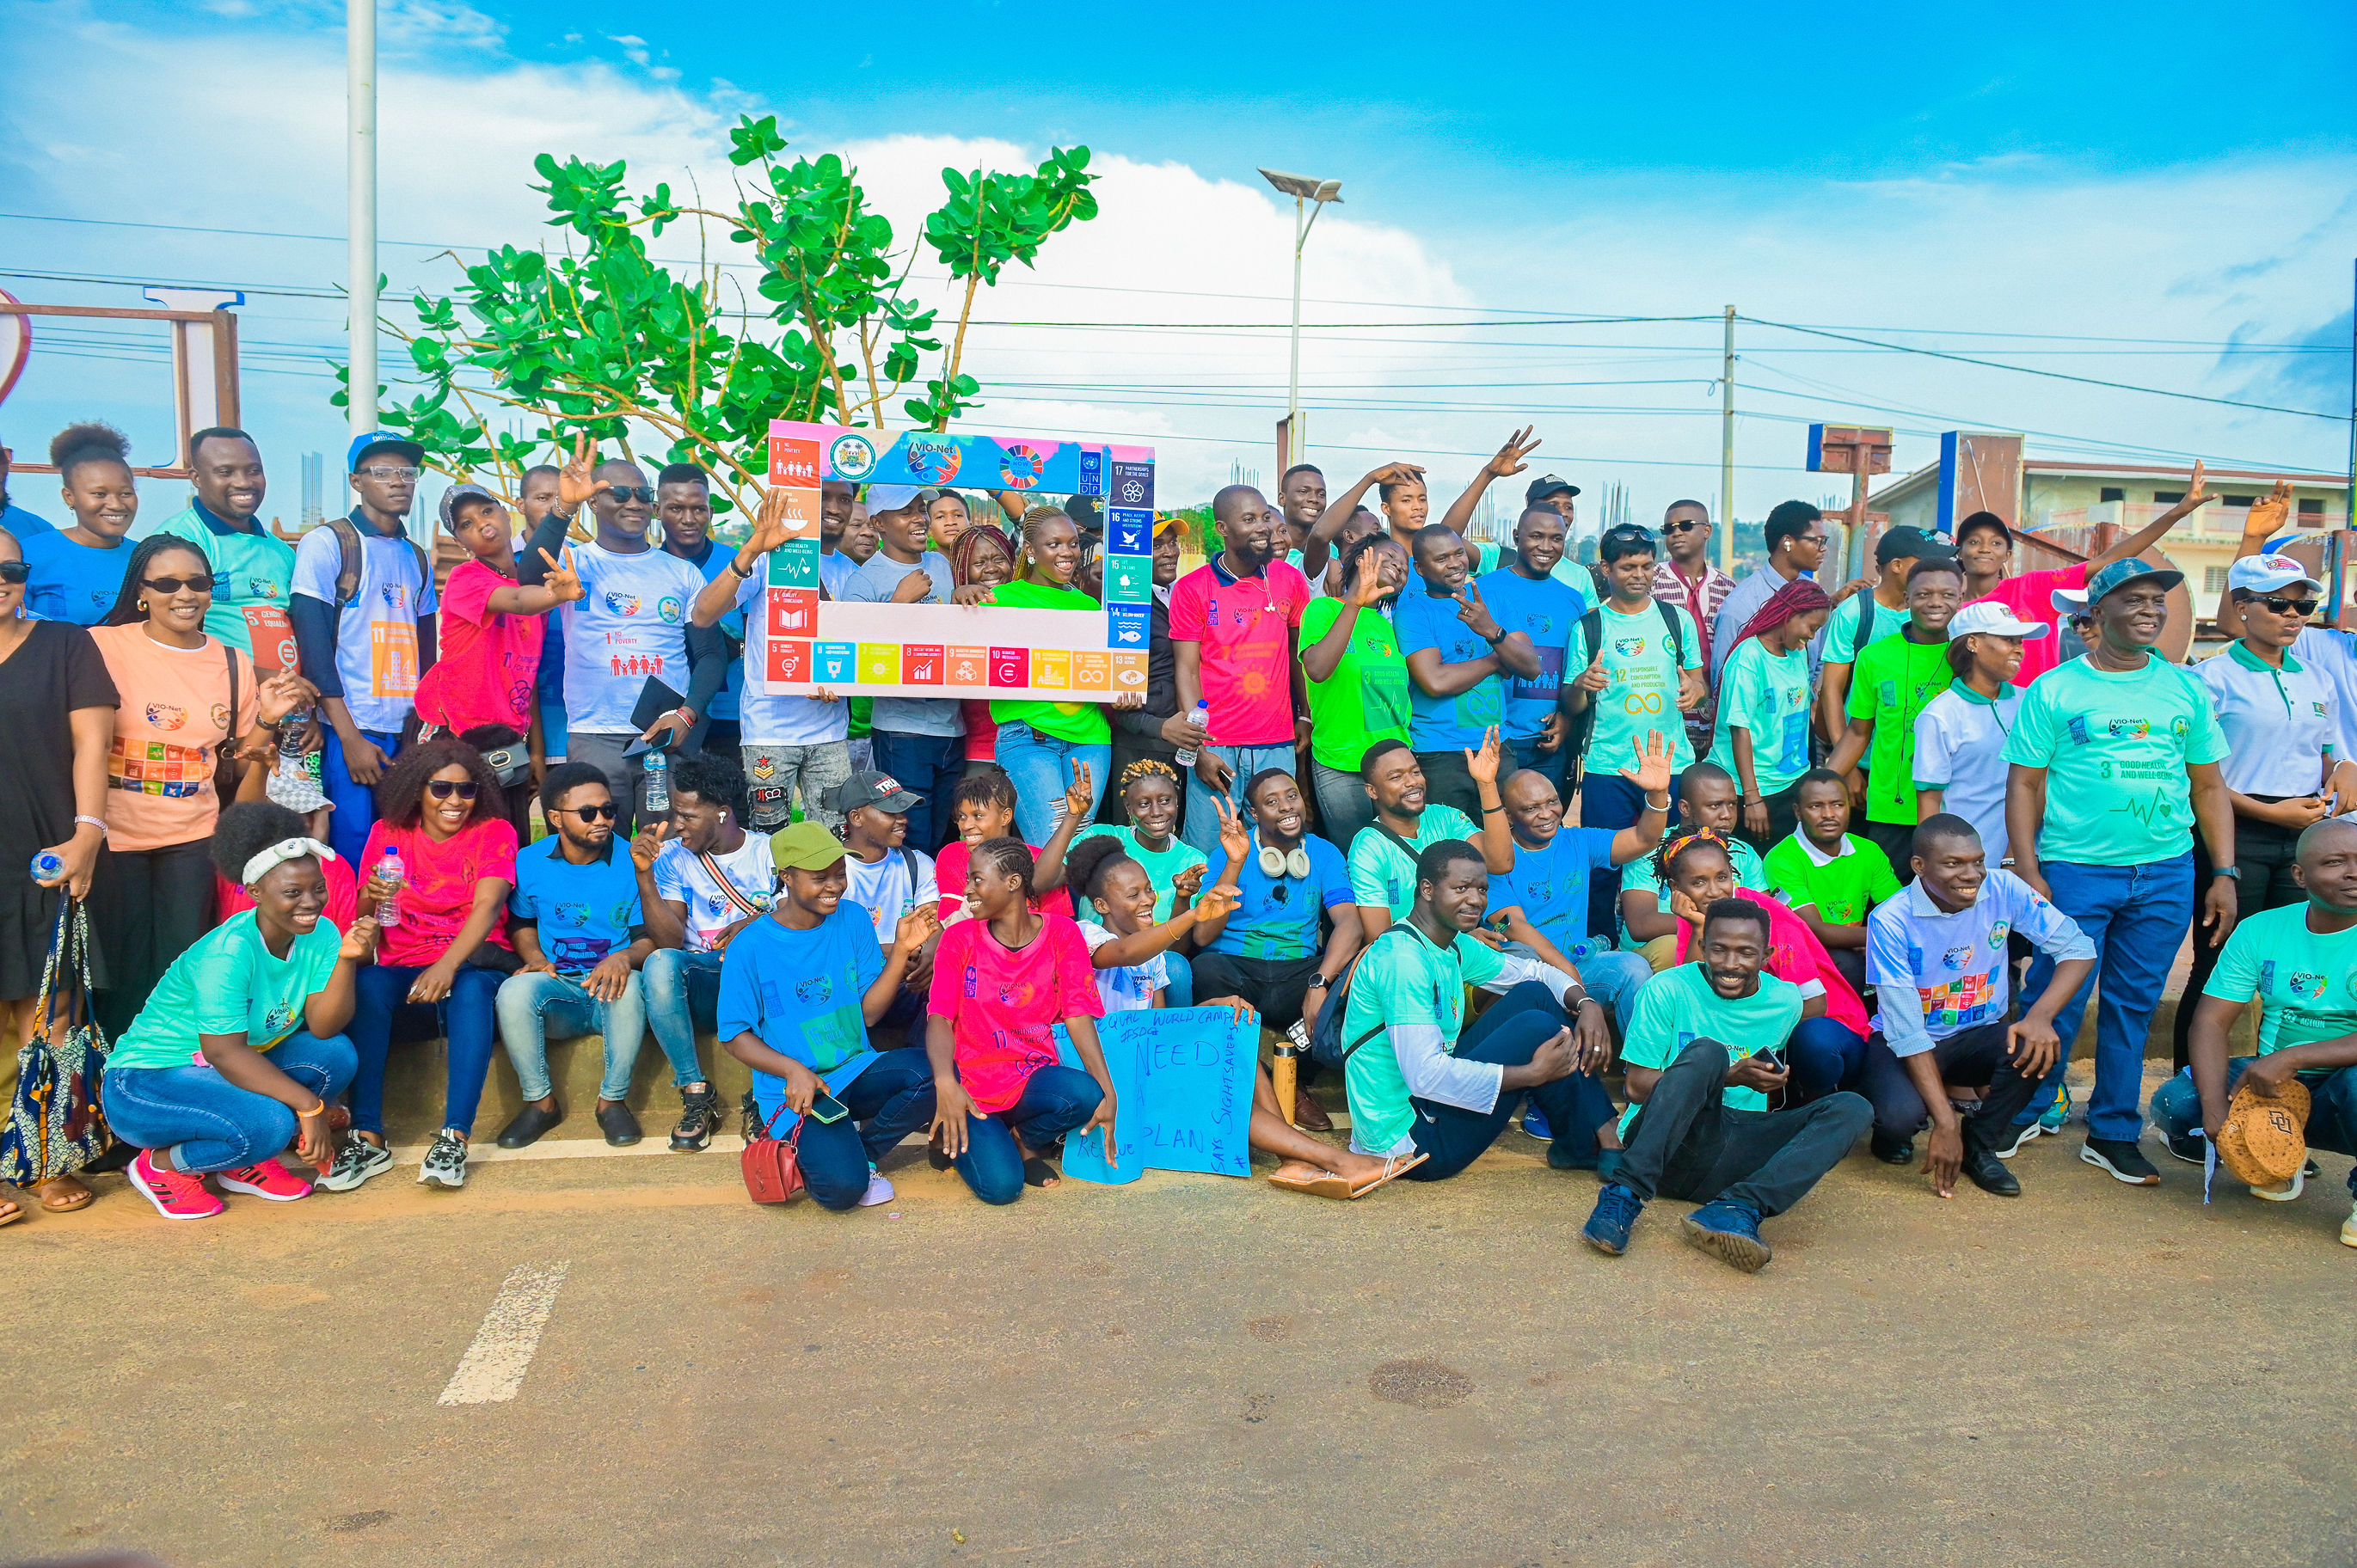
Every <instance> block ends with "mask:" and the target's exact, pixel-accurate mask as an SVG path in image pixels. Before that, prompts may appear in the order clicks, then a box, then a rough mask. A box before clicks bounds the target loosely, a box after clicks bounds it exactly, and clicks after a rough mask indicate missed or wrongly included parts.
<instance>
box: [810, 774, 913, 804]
mask: <svg viewBox="0 0 2357 1568" xmlns="http://www.w3.org/2000/svg"><path fill="white" fill-rule="evenodd" d="M924 799H925V798H924V797H923V796H922V795H920V794H918V793H917V792H916V791H915V790H914V789H903V788H902V787H901V784H900V781H899V779H895V778H893V777H892V776H891V775H890V774H888V773H877V772H876V771H874V770H873V769H870V770H869V771H867V772H865V773H855V774H853V775H852V776H851V777H850V778H848V779H845V780H844V781H843V782H842V783H840V784H835V785H831V786H829V787H828V789H827V790H826V792H825V793H824V794H823V795H821V796H820V797H819V800H818V803H819V804H820V805H822V806H824V807H825V808H826V809H827V810H828V811H857V810H858V809H859V808H860V807H862V806H881V807H882V808H883V809H884V810H886V811H894V812H899V811H908V810H909V809H911V808H912V807H915V806H918V805H920V804H921V803H923V801H924Z"/></svg>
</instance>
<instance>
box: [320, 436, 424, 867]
mask: <svg viewBox="0 0 2357 1568" xmlns="http://www.w3.org/2000/svg"><path fill="white" fill-rule="evenodd" d="M424 460H425V448H424V447H422V446H418V445H417V443H416V442H414V441H411V440H407V439H405V438H404V437H402V436H399V435H393V434H391V433H390V432H387V431H382V430H379V431H372V432H371V433H370V434H368V435H361V436H359V437H356V438H355V439H354V440H353V442H352V445H351V452H350V475H351V487H352V490H353V493H354V494H355V495H356V496H357V497H358V498H359V504H358V505H356V506H354V507H353V508H352V510H351V513H350V516H348V517H339V518H336V519H333V520H332V521H328V522H326V523H324V524H322V525H321V526H319V527H317V528H314V529H313V530H311V532H308V533H307V534H305V535H304V536H303V542H302V543H301V544H300V545H299V546H297V547H296V551H295V579H294V583H293V593H292V596H291V597H290V599H289V601H288V605H287V618H288V619H290V620H291V621H293V623H294V626H295V644H296V650H297V657H298V659H299V660H301V664H302V670H303V676H304V678H305V679H306V680H307V681H309V682H311V683H312V684H313V685H314V686H316V687H317V688H318V690H319V708H320V714H321V716H322V717H323V718H324V719H325V720H326V721H327V741H326V748H325V750H324V752H323V753H322V755H321V757H320V758H319V787H320V788H321V789H323V790H324V791H326V793H327V797H328V802H329V803H330V804H331V805H332V806H333V807H334V808H335V810H334V811H331V812H329V813H328V846H329V847H330V848H332V849H333V850H334V851H335V852H336V853H337V854H339V855H341V856H343V857H344V858H345V859H346V860H348V861H350V862H352V863H353V864H355V865H357V864H358V863H359V860H360V855H361V849H362V848H363V847H365V846H366V844H367V843H368V835H369V828H370V827H371V825H372V824H373V823H374V822H376V796H375V791H376V783H377V780H378V779H381V778H382V777H383V776H384V767H385V764H386V763H387V762H390V761H391V760H392V759H393V754H394V753H396V752H398V751H399V750H400V749H401V730H402V726H403V725H404V724H406V723H407V722H408V720H409V715H410V713H411V712H412V710H413V709H414V705H415V696H416V692H417V677H418V676H419V675H420V674H421V673H423V672H424V671H425V670H426V669H427V667H429V666H430V665H432V664H433V662H434V612H435V609H436V603H435V596H434V571H433V567H432V566H431V565H430V564H428V563H427V561H426V559H425V552H424V551H423V550H421V549H419V548H418V547H417V545H416V544H415V543H414V542H413V541H412V540H411V539H410V537H409V534H408V532H406V530H405V528H404V523H403V520H404V518H405V517H407V516H408V513H409V507H410V503H411V502H412V501H413V500H414V499H416V495H417V476H418V473H419V471H420V469H419V466H420V464H421V463H423V461H424Z"/></svg>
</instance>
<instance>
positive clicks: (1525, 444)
mask: <svg viewBox="0 0 2357 1568" xmlns="http://www.w3.org/2000/svg"><path fill="white" fill-rule="evenodd" d="M1537 428H1538V426H1537V425H1535V424H1525V425H1523V427H1522V428H1521V429H1520V430H1517V431H1515V432H1514V433H1513V434H1512V435H1509V436H1507V437H1506V444H1505V445H1504V446H1501V447H1499V448H1498V455H1497V456H1494V457H1492V458H1491V459H1490V461H1489V462H1488V463H1486V464H1484V465H1483V466H1482V470H1481V471H1482V472H1483V473H1485V474H1488V475H1489V476H1490V477H1491V478H1494V479H1511V478H1513V477H1514V476H1515V475H1516V474H1519V473H1521V472H1522V471H1523V469H1525V468H1527V467H1530V464H1529V463H1528V462H1526V461H1524V459H1525V458H1527V457H1529V456H1530V455H1531V454H1532V453H1534V452H1535V451H1537V450H1538V449H1539V443H1538V440H1537V438H1536V437H1534V435H1531V432H1532V431H1534V430H1536V429H1537Z"/></svg>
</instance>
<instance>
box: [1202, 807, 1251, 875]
mask: <svg viewBox="0 0 2357 1568" xmlns="http://www.w3.org/2000/svg"><path fill="white" fill-rule="evenodd" d="M1211 804H1212V805H1214V806H1216V807H1218V808H1219V811H1220V849H1221V851H1222V853H1223V854H1226V855H1227V857H1228V858H1229V859H1230V860H1232V861H1234V862H1236V863H1237V864H1239V865H1242V864H1243V859H1244V857H1245V856H1246V855H1248V854H1251V853H1252V834H1251V833H1249V832H1246V831H1245V830H1244V819H1243V812H1241V811H1237V810H1236V809H1235V808H1234V807H1233V806H1232V805H1230V804H1228V798H1227V797H1226V796H1225V795H1214V796H1212V797H1211Z"/></svg>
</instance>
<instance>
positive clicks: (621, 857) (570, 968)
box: [508, 833, 646, 974]
mask: <svg viewBox="0 0 2357 1568" xmlns="http://www.w3.org/2000/svg"><path fill="white" fill-rule="evenodd" d="M563 843H564V840H563V839H561V838H559V837H558V836H557V835H556V834H554V833H551V834H549V835H548V836H547V837H546V838H544V839H542V840H541V841H540V842H539V843H535V844H533V846H532V847H531V848H529V849H524V850H519V851H518V852H517V853H516V886H515V891H514V892H513V893H512V894H511V895H510V896H509V897H508V913H510V914H511V915H513V916H514V917H515V918H517V919H519V920H531V921H534V922H536V923H537V924H538V926H539V928H540V931H539V935H540V950H541V951H542V952H544V953H545V954H547V955H548V961H549V962H551V963H553V964H554V965H555V966H556V972H557V973H559V974H587V973H588V972H590V971H591V970H593V969H595V968H597V964H598V962H599V961H601V960H602V959H604V958H605V956H606V955H607V954H608V953H610V952H613V951H615V950H617V949H619V948H626V947H628V946H630V943H631V941H632V940H635V939H634V938H633V936H632V934H631V933H632V932H634V931H635V930H637V929H638V928H640V927H641V926H643V925H645V924H646V915H645V914H644V912H642V911H641V910H640V907H639V874H638V871H637V869H636V868H635V867H634V866H632V865H631V864H630V853H629V852H628V851H627V850H626V851H624V852H623V853H621V854H615V853H614V849H615V846H614V844H612V843H608V844H607V846H606V854H605V857H604V858H603V859H600V860H593V861H591V862H590V863H589V864H588V865H574V864H573V863H572V862H571V861H569V860H567V859H565V852H564V851H563V849H562V848H561V847H560V846H561V845H562V844H563Z"/></svg>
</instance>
